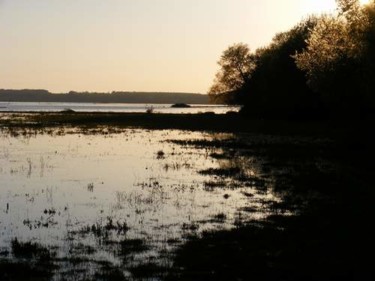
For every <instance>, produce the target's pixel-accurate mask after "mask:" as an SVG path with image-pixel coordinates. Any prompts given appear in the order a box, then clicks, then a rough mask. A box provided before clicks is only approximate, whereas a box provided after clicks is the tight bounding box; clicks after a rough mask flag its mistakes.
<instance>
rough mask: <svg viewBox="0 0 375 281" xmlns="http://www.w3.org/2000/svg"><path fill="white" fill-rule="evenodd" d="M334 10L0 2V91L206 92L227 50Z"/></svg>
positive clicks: (153, 0)
mask: <svg viewBox="0 0 375 281" xmlns="http://www.w3.org/2000/svg"><path fill="white" fill-rule="evenodd" d="M334 8H335V1H334V0H0V89H1V88H3V89H4V88H5V89H22V88H33V89H41V88H42V89H48V90H50V91H51V92H67V91H70V90H75V91H100V92H109V91H120V90H124V91H164V92H165V91H171V92H199V93H205V92H207V90H208V88H209V86H210V84H211V82H212V80H213V78H214V75H215V73H216V71H217V69H218V67H217V64H216V62H217V60H218V59H219V57H220V55H221V53H222V52H223V50H224V49H226V48H227V47H228V46H229V45H231V44H233V43H237V42H243V43H247V44H249V46H250V48H251V49H252V50H254V49H256V48H258V47H260V46H264V45H267V43H268V42H270V40H271V39H272V37H273V36H274V34H275V33H276V32H280V31H286V30H288V28H290V27H292V26H293V25H295V24H296V23H297V22H298V21H300V20H301V19H302V18H304V17H306V16H307V15H308V14H311V13H321V12H323V11H333V9H334Z"/></svg>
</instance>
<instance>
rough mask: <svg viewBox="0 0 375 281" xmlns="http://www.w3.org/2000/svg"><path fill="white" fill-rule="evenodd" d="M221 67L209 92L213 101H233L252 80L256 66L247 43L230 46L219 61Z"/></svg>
mask: <svg viewBox="0 0 375 281" xmlns="http://www.w3.org/2000/svg"><path fill="white" fill-rule="evenodd" d="M218 64H219V66H220V67H221V68H220V70H219V71H218V73H217V74H216V78H215V80H214V83H213V85H212V86H211V88H210V90H209V92H208V94H209V95H210V98H211V100H212V101H213V102H219V101H220V102H229V103H230V102H231V101H233V99H235V98H234V96H235V95H236V94H237V93H238V92H239V91H241V89H242V88H243V86H244V85H245V84H246V83H247V82H248V81H249V80H250V77H251V73H252V72H253V70H254V68H255V63H254V57H253V56H252V55H251V53H250V49H249V47H248V46H247V45H246V44H243V43H238V44H234V45H232V46H230V47H228V49H227V50H225V51H224V52H223V54H222V56H221V58H220V60H219V61H218Z"/></svg>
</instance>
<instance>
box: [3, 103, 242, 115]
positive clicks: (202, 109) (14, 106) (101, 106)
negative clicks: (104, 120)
mask: <svg viewBox="0 0 375 281" xmlns="http://www.w3.org/2000/svg"><path fill="white" fill-rule="evenodd" d="M171 106H172V105H171V104H141V103H60V102H0V112H4V111H12V112H60V111H64V110H67V109H71V110H74V111H76V112H127V113H143V112H146V111H147V110H149V109H151V110H152V111H153V112H154V113H175V114H184V113H191V114H195V113H206V112H214V113H216V114H225V113H227V112H228V111H236V112H237V111H239V109H240V107H239V106H227V105H208V104H197V105H191V107H188V108H172V107H171Z"/></svg>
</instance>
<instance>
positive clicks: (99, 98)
mask: <svg viewBox="0 0 375 281" xmlns="http://www.w3.org/2000/svg"><path fill="white" fill-rule="evenodd" d="M0 102H75V103H154V104H176V103H186V104H209V103H210V101H209V97H208V95H203V94H197V93H173V92H170V93H168V92H111V93H88V92H72V91H71V92H69V93H61V94H53V93H50V92H49V91H47V90H28V89H25V90H5V89H0Z"/></svg>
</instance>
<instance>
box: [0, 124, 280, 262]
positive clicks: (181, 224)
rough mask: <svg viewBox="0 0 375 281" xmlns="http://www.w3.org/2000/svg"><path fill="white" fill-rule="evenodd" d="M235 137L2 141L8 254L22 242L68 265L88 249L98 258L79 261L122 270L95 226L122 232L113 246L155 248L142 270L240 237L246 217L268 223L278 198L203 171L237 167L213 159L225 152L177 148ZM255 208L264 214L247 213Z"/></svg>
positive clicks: (6, 137) (0, 180) (2, 217)
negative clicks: (52, 252) (199, 246)
mask: <svg viewBox="0 0 375 281" xmlns="http://www.w3.org/2000/svg"><path fill="white" fill-rule="evenodd" d="M231 137H232V136H231V135H229V134H211V133H204V132H186V131H178V130H174V131H171V130H169V131H148V130H133V129H124V130H118V131H111V132H109V131H108V130H107V129H104V128H103V129H101V130H95V131H94V130H93V131H87V130H85V131H82V130H80V129H58V130H56V131H52V132H51V131H49V132H48V133H46V132H44V133H43V132H38V133H35V132H24V133H22V134H18V133H14V132H13V133H9V132H2V133H0V252H1V251H3V252H6V251H9V252H11V250H10V245H11V241H12V239H14V238H17V239H18V240H19V241H33V242H37V243H41V244H43V245H46V246H48V247H54V249H57V252H58V256H59V257H61V258H64V257H67V256H69V255H71V253H72V248H74V247H75V246H77V245H81V246H82V245H84V246H87V247H91V249H95V251H91V252H89V253H83V252H82V253H78V254H77V255H85V256H90V260H105V261H109V262H111V263H113V264H116V263H119V262H120V261H119V259H118V258H117V257H116V254H114V251H113V249H111V248H110V247H104V246H103V247H102V245H104V244H103V242H102V240H101V242H100V241H98V239H97V238H98V237H97V235H95V234H96V232H97V231H96V232H95V231H91V230H92V229H93V226H95V227H94V228H95V229H96V230H98V229H99V228H101V227H102V228H103V229H104V228H106V229H109V230H114V231H110V235H109V237H108V236H107V238H106V239H107V240H111V241H118V240H120V239H124V237H126V239H142V240H143V241H146V243H147V245H149V248H148V250H147V251H144V252H143V253H142V255H134V256H133V262H137V260H138V261H140V262H141V261H144V260H145V258H155V259H158V257H159V255H160V251H161V250H163V251H164V252H165V251H172V250H173V247H175V246H176V245H178V244H179V243H183V240H184V237H185V236H186V235H187V234H189V233H190V234H191V233H195V234H199V233H200V232H202V231H204V230H213V229H225V228H232V227H234V225H235V223H236V221H238V219H239V216H241V217H242V218H245V216H247V217H246V219H249V218H254V219H257V218H261V217H264V216H265V215H266V213H265V211H264V210H262V209H261V204H262V203H261V202H262V201H270V200H273V201H277V200H279V199H278V198H277V196H276V195H274V194H272V193H271V192H259V191H257V189H256V188H253V187H251V186H241V184H239V185H238V184H236V183H235V182H234V181H229V182H224V180H222V181H223V183H224V184H222V185H220V188H211V184H210V183H212V182H217V181H219V180H220V179H219V178H218V177H217V176H212V175H207V174H204V173H199V171H202V170H207V169H210V168H213V169H215V168H223V167H228V166H229V165H230V163H229V162H228V160H217V159H214V158H212V157H210V155H211V154H212V153H220V150H219V149H214V148H211V149H207V148H198V147H191V146H188V145H186V146H184V145H181V144H177V143H178V141H180V142H181V141H185V140H189V141H191V140H215V139H222V138H231ZM170 140H174V141H170ZM232 160H233V159H232ZM250 160H251V159H250ZM239 161H240V159H238V161H237V164H238V162H239ZM244 161H245V160H244ZM243 165H244V166H246V171H247V172H248V173H249V174H251V175H256V174H257V173H258V172H259V171H258V169H257V167H256V166H255V165H253V164H252V162H251V161H249V162H243ZM249 194H250V195H251V197H250V196H249ZM246 208H247V209H250V208H252V209H254V210H255V211H253V212H250V213H246V214H245V213H243V214H241V213H239V210H240V209H246ZM256 210H258V211H256ZM215 218H216V219H215ZM217 218H219V219H217ZM122 226H125V227H122ZM125 232H126V233H125ZM170 241H175V242H174V243H171V242H170ZM106 245H110V244H109V243H107V244H106Z"/></svg>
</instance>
